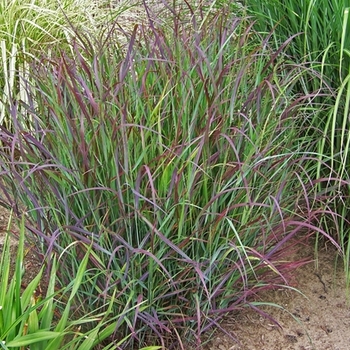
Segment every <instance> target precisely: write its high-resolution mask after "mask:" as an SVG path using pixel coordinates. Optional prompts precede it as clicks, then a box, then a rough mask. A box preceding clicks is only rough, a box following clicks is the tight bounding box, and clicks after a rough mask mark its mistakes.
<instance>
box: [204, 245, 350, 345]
mask: <svg viewBox="0 0 350 350" xmlns="http://www.w3.org/2000/svg"><path fill="white" fill-rule="evenodd" d="M305 253H306V254H307V255H309V256H311V257H312V256H313V253H314V252H313V248H312V247H311V248H310V249H306V252H305V251H304V254H305ZM336 254H337V253H336V251H335V249H333V248H332V247H328V248H327V249H326V248H323V249H322V250H321V251H320V253H319V269H318V270H317V269H315V262H311V263H309V264H307V265H304V266H302V267H300V268H299V269H298V270H297V271H296V274H295V277H296V280H297V288H298V289H299V290H300V291H301V292H302V293H303V294H304V295H301V294H299V293H296V292H292V291H290V290H280V291H272V292H266V293H264V295H261V296H260V298H261V301H265V302H271V303H276V304H279V305H280V306H281V307H283V309H278V308H276V307H271V306H268V307H264V308H263V310H264V311H266V312H268V313H269V314H270V315H271V316H272V317H273V318H274V319H275V320H277V321H278V323H279V324H280V325H281V326H282V327H283V328H282V329H280V328H278V326H276V325H275V324H273V323H272V322H271V321H270V320H268V319H266V318H264V317H262V316H260V315H259V314H257V313H256V312H254V311H252V310H245V311H243V312H241V313H240V314H239V315H235V316H233V315H232V316H229V317H227V318H226V319H225V321H224V323H223V325H222V326H223V328H224V329H225V330H226V332H228V333H229V334H231V335H232V336H234V337H236V338H237V339H238V340H239V341H240V343H237V342H235V341H233V340H232V339H230V337H229V336H227V335H225V334H223V332H216V334H215V336H214V338H213V341H211V342H210V343H209V344H208V346H207V347H206V350H309V349H312V350H347V349H350V305H349V303H347V292H346V287H345V279H344V272H343V267H342V266H343V265H342V263H340V259H338V260H339V263H338V264H337V267H335V265H336V264H335V256H336Z"/></svg>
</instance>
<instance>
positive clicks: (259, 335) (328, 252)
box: [0, 207, 350, 350]
mask: <svg viewBox="0 0 350 350" xmlns="http://www.w3.org/2000/svg"><path fill="white" fill-rule="evenodd" d="M8 218H9V213H8V211H6V210H5V209H3V208H2V207H0V252H1V245H2V244H3V239H4V235H5V232H6V227H7V223H8ZM16 230H17V228H16V227H12V228H11V231H16ZM12 243H13V248H12V249H13V252H14V254H13V256H14V257H15V251H16V249H15V248H16V240H15V239H13V242H12ZM26 253H27V254H26V257H25V268H26V274H25V277H24V280H23V283H24V284H28V283H29V282H30V281H31V279H32V278H33V277H34V276H35V274H36V273H37V272H38V271H39V269H40V262H39V259H38V257H37V256H35V254H34V253H33V252H32V251H31V250H30V247H29V249H27V250H26ZM313 256H314V251H313V247H309V248H306V249H303V253H302V255H301V256H298V257H297V258H305V257H311V258H312V257H313ZM336 256H337V252H336V251H335V249H334V248H333V247H331V246H328V247H324V248H323V249H321V251H320V252H319V256H318V265H319V266H318V269H316V262H315V261H311V262H310V263H308V264H306V265H304V266H302V267H300V268H299V269H298V270H296V271H295V279H294V280H293V287H295V288H297V289H298V290H299V291H300V293H298V292H296V291H294V290H292V289H286V288H285V289H281V290H278V291H269V292H264V293H263V294H261V295H259V299H257V300H256V301H262V302H268V303H272V304H276V305H279V307H277V306H271V305H267V306H260V308H261V309H262V310H263V311H265V312H266V313H268V314H269V315H270V316H271V317H272V318H273V319H274V320H275V321H276V322H277V324H276V323H274V322H272V321H271V319H269V318H265V317H262V316H261V315H260V314H259V313H257V312H256V311H253V310H251V309H246V310H243V311H242V312H240V313H236V314H234V315H229V316H228V317H227V318H225V320H224V322H223V323H222V329H223V330H217V331H215V333H214V335H213V336H212V338H211V339H212V340H211V341H209V342H208V343H207V345H205V346H204V350H294V349H295V350H309V349H312V350H331V349H332V350H347V349H350V303H348V302H347V291H346V286H345V279H344V269H343V266H342V263H341V259H340V258H339V257H338V264H336V260H335V258H336Z"/></svg>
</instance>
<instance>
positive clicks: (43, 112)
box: [0, 7, 341, 349]
mask: <svg viewBox="0 0 350 350" xmlns="http://www.w3.org/2000/svg"><path fill="white" fill-rule="evenodd" d="M148 10H149V9H148ZM185 10H186V9H184V8H182V9H181V13H177V12H176V10H175V9H173V10H172V11H169V14H168V16H169V19H171V20H172V22H171V23H172V25H171V26H170V25H167V26H164V25H161V24H157V23H155V22H154V21H152V20H150V22H149V23H146V24H145V25H144V26H135V28H134V31H133V32H132V34H130V36H128V37H127V39H128V42H129V46H128V48H127V50H126V53H125V54H124V53H123V52H121V51H120V50H118V46H117V44H116V42H115V37H116V35H115V32H114V31H115V30H116V27H113V26H111V29H110V32H109V36H107V38H109V39H107V40H104V41H103V40H99V38H97V40H95V41H94V42H93V43H92V41H91V40H92V39H88V37H90V38H91V37H93V35H90V36H85V35H84V34H83V33H81V32H79V31H77V36H78V38H79V40H77V41H76V42H73V44H72V50H73V52H74V55H73V56H71V55H70V54H67V53H65V52H64V51H62V52H61V54H60V55H56V56H55V55H50V56H46V57H44V56H43V57H42V59H41V60H40V62H37V63H36V64H33V65H31V67H30V71H29V73H30V82H31V84H30V85H28V86H27V95H28V100H27V101H28V102H27V103H26V104H23V105H22V107H23V108H15V107H16V106H17V103H18V102H16V101H10V102H12V105H11V103H9V105H8V109H7V113H8V115H9V116H11V118H12V120H13V126H14V130H9V129H5V128H3V129H2V131H1V133H0V137H1V141H2V142H3V145H4V146H3V148H2V150H1V172H2V179H3V183H2V184H1V185H2V189H3V192H4V198H3V202H4V204H5V202H6V204H7V205H8V206H10V207H12V208H13V209H14V210H17V212H20V209H19V208H21V207H22V208H23V207H24V208H26V212H27V218H28V221H27V224H26V225H27V228H28V230H29V231H30V232H31V233H32V234H33V238H35V239H39V242H38V249H40V250H42V251H44V252H45V253H46V258H47V262H48V264H49V265H50V264H51V259H52V258H53V257H54V256H56V255H57V254H61V256H62V257H61V260H62V261H61V263H62V266H63V267H64V268H62V270H61V271H60V273H59V281H60V283H61V284H62V285H66V284H67V283H69V282H70V281H71V279H72V276H75V275H76V273H77V271H79V264H80V260H81V259H82V258H83V257H84V256H87V257H88V263H87V267H86V269H87V270H86V275H85V278H86V280H85V282H84V283H82V284H81V286H80V287H79V289H78V290H77V294H76V296H75V298H74V301H73V300H72V303H73V304H74V308H73V309H74V315H73V316H72V317H73V318H74V317H79V315H84V314H89V313H91V312H92V311H93V310H95V309H101V308H103V306H104V305H106V303H109V305H110V307H111V308H112V310H113V313H114V314H115V315H122V318H121V319H120V322H119V323H118V325H117V327H115V331H114V333H113V336H111V337H110V344H114V345H115V344H116V343H117V342H119V346H120V348H125V349H130V348H131V346H133V345H134V346H135V347H137V348H139V347H140V346H145V345H147V344H150V343H154V344H160V345H162V346H163V347H165V346H167V347H170V345H171V344H173V346H175V344H178V345H179V346H181V347H182V348H184V347H185V345H184V344H183V343H182V341H183V340H184V339H191V340H192V341H193V342H194V343H195V344H196V345H197V346H198V347H200V344H201V336H202V334H203V333H204V332H206V331H207V330H208V329H211V328H212V327H213V326H215V325H217V324H218V322H219V321H220V319H221V317H222V316H224V315H225V314H226V313H227V312H228V311H232V310H238V309H239V308H241V307H243V306H247V305H250V306H252V307H254V308H256V309H257V310H258V311H259V309H258V308H257V306H256V305H255V304H254V301H253V300H252V299H251V298H250V297H251V296H253V295H255V294H256V293H258V292H259V291H261V290H264V289H267V288H273V287H274V286H279V285H280V284H286V283H287V280H286V276H287V272H288V270H289V269H291V268H293V266H295V265H296V264H297V262H293V261H290V260H288V257H289V255H290V254H292V252H293V251H294V250H295V245H296V243H297V242H298V241H304V240H306V239H307V238H308V237H310V236H311V235H312V234H314V233H315V232H318V233H321V234H323V235H325V236H327V237H328V238H329V239H330V240H332V242H333V243H334V244H336V242H335V241H334V240H333V239H332V237H330V236H329V235H328V233H327V232H325V231H322V229H320V228H319V222H320V220H323V218H324V217H329V220H330V219H332V218H333V221H335V220H334V217H333V216H332V215H333V212H332V211H330V210H329V208H328V207H327V201H328V200H329V197H328V192H327V187H326V186H320V184H323V183H327V181H328V179H327V178H322V177H319V178H317V175H318V169H319V164H320V162H324V166H327V161H329V159H326V160H323V159H320V157H319V155H318V154H317V153H316V152H315V147H316V146H317V139H316V138H315V139H314V138H308V137H305V132H306V131H307V130H309V128H311V126H310V123H308V120H309V118H313V117H314V118H317V116H318V110H317V109H308V108H307V107H306V106H307V103H308V101H309V100H310V99H312V98H314V96H315V94H316V93H318V94H329V93H330V92H329V91H327V90H319V91H317V92H315V93H314V94H308V95H303V94H302V93H295V89H294V87H295V85H296V84H300V82H302V81H307V80H309V79H311V78H314V71H312V70H310V69H307V68H306V67H303V66H302V65H295V64H294V63H293V62H292V61H289V58H288V57H287V56H286V55H285V53H284V52H285V49H286V47H288V45H289V44H290V42H291V39H288V40H287V41H286V42H285V43H282V44H281V46H280V47H279V48H278V49H277V50H276V49H273V48H272V47H271V38H269V36H266V37H265V36H261V35H260V34H258V33H257V32H256V31H254V30H253V29H252V25H251V24H250V23H249V22H248V21H247V20H245V19H243V18H239V17H235V16H233V15H232V12H231V11H229V9H227V8H225V7H218V8H217V9H216V10H214V7H213V8H211V9H210V10H211V11H208V12H200V11H194V10H193V9H192V8H191V7H188V9H187V10H186V11H187V12H184V11H185ZM186 15H187V17H186ZM150 17H151V16H150ZM184 18H187V19H190V21H191V22H190V25H189V23H188V22H186V21H184V20H183V19H184ZM169 23H170V22H169ZM126 35H127V34H126ZM95 42H96V43H98V42H101V45H100V46H99V47H96V45H95ZM272 43H273V42H272ZM72 57H74V58H72ZM303 120H305V123H304V122H303ZM310 130H311V129H310ZM316 133H317V131H315V130H312V132H311V131H310V134H312V135H315V134H316ZM322 135H323V134H322V130H320V131H319V135H318V136H317V138H319V137H322ZM335 177H336V174H334V178H335ZM339 183H341V181H340V180H339ZM320 187H321V188H324V189H323V192H322V193H319V192H318V191H319V189H320ZM329 220H328V221H329ZM89 246H91V247H92V250H91V252H89V254H87V252H88V248H87V247H89ZM260 312H262V311H260ZM111 322H112V321H111ZM176 339H177V341H175V340H176Z"/></svg>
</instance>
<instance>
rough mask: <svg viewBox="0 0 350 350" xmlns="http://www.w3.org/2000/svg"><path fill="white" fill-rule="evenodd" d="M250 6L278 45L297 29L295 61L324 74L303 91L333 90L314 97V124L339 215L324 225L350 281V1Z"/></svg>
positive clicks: (291, 50)
mask: <svg viewBox="0 0 350 350" xmlns="http://www.w3.org/2000/svg"><path fill="white" fill-rule="evenodd" d="M246 5H247V8H248V11H250V13H253V15H254V17H255V18H256V19H257V21H256V28H257V29H258V30H260V31H268V32H270V31H271V30H272V28H274V34H273V35H274V38H275V40H276V42H277V43H276V45H279V43H280V42H283V41H285V40H286V39H287V38H289V37H290V36H292V35H296V34H297V36H296V37H295V39H294V40H293V41H292V42H291V44H290V45H289V47H288V53H289V55H290V56H291V57H292V58H293V60H294V61H295V62H309V63H310V65H311V66H312V68H313V70H314V71H315V72H318V73H317V74H318V75H319V77H320V78H321V79H318V78H317V79H310V80H309V81H304V83H303V84H300V85H298V89H299V90H300V91H305V92H307V93H309V92H314V91H317V90H319V89H320V87H322V85H323V86H324V85H325V84H327V85H328V86H330V87H331V89H332V90H333V94H330V95H329V96H328V98H326V99H325V97H324V96H319V97H316V98H314V99H312V100H310V103H312V104H313V105H314V108H318V107H319V105H320V103H322V104H323V107H322V113H320V114H319V115H318V116H317V118H311V119H310V123H311V125H312V126H313V128H316V129H322V130H323V131H322V132H323V136H322V137H320V138H319V143H318V144H317V145H316V146H317V148H315V152H317V153H318V154H319V157H320V159H322V162H320V163H319V171H318V175H317V176H318V177H320V176H323V177H328V178H329V180H328V182H327V184H326V183H324V184H323V185H325V186H327V187H328V189H329V191H332V193H333V195H332V197H330V199H329V203H328V207H329V208H332V211H334V212H335V213H337V214H338V220H337V225H338V228H337V229H336V230H334V222H333V221H332V222H331V223H330V222H329V221H328V220H323V225H324V227H325V229H326V230H328V231H329V232H330V233H332V234H334V237H335V238H336V239H337V240H338V241H339V243H340V244H341V246H342V248H343V250H344V252H346V254H345V264H344V266H345V269H346V275H347V280H348V285H349V283H350V273H349V270H348V266H349V262H350V245H349V234H350V225H349V221H348V220H347V218H348V217H349V208H350V197H349V194H350V192H349V185H348V183H349V179H350V176H349V172H350V169H349V164H350V158H349V144H350V137H349V129H350V124H349V102H350V89H349V79H350V32H349V28H350V19H349V9H350V1H348V0H341V1H327V0H317V1H316V0H309V1H303V2H300V1H294V0H289V1H249V2H246ZM312 137H315V135H313V136H312ZM316 137H317V136H316ZM325 164H326V166H323V165H325ZM334 176H335V177H336V178H337V179H342V180H343V181H344V182H343V184H342V185H341V186H338V185H336V184H335V183H334V181H333V177H334ZM338 184H339V183H338ZM329 193H330V192H329ZM334 231H335V233H333V232H334Z"/></svg>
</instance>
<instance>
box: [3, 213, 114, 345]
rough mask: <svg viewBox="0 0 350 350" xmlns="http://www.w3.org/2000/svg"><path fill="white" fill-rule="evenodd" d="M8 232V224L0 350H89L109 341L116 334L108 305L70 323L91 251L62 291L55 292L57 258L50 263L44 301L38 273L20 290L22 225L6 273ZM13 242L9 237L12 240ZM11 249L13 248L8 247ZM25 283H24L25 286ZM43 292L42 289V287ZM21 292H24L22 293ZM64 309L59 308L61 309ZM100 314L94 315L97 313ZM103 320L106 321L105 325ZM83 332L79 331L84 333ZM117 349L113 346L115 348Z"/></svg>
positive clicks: (10, 222) (41, 280) (7, 244)
mask: <svg viewBox="0 0 350 350" xmlns="http://www.w3.org/2000/svg"><path fill="white" fill-rule="evenodd" d="M11 227H12V219H10V221H9V223H8V227H7V233H6V237H5V241H4V245H3V247H2V254H1V261H0V282H1V290H0V342H1V343H0V344H1V345H0V347H1V348H2V349H18V350H19V349H23V348H24V347H26V348H28V349H31V350H36V349H43V350H49V349H51V350H54V349H80V350H87V349H92V348H94V347H95V346H97V345H98V344H99V343H101V342H103V340H104V339H105V338H107V337H109V336H110V334H112V333H113V332H114V330H115V326H116V322H111V320H112V319H114V318H115V316H111V315H110V313H111V306H112V305H113V297H112V299H111V300H110V301H111V303H110V305H109V306H108V307H106V308H105V309H104V310H103V311H102V310H100V312H94V313H93V314H92V313H91V314H89V315H84V316H83V317H81V318H79V319H71V320H70V317H71V316H72V315H71V308H72V306H73V305H74V302H75V295H76V293H77V291H78V289H79V287H80V285H81V284H82V283H84V275H85V274H86V273H87V270H86V266H87V262H88V257H89V254H90V249H87V254H86V255H85V256H84V257H83V260H82V261H81V263H80V265H79V268H78V271H77V274H76V275H75V276H72V278H71V283H70V284H69V285H68V286H67V287H65V288H63V289H61V290H55V289H56V288H55V287H56V273H57V265H56V259H53V260H52V268H51V270H50V279H49V282H48V285H47V286H46V296H41V295H40V292H39V291H40V290H41V287H40V284H41V283H43V281H45V279H44V278H43V270H44V268H41V269H40V271H39V272H38V273H37V275H36V276H35V277H34V278H33V280H32V281H30V282H29V283H28V285H27V286H25V288H24V287H23V282H24V280H23V273H24V260H25V257H24V250H25V248H24V247H25V228H24V221H23V220H22V224H21V228H20V235H19V241H18V247H17V256H16V261H15V264H14V271H11V269H10V266H12V264H11V249H12V248H11V244H10V237H11V234H10V232H11ZM12 240H13V238H12ZM12 244H13V243H12ZM25 282H26V283H25V284H27V281H25ZM42 287H43V286H42ZM23 288H24V289H23ZM62 305H64V306H62ZM96 311H99V310H96ZM107 318H108V322H106V320H107ZM86 325H90V326H89V328H87V329H85V330H86V331H85V332H84V333H82V332H81V331H80V329H81V328H82V327H85V328H86ZM116 347H117V344H116V345H115V346H114V347H109V348H116Z"/></svg>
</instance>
